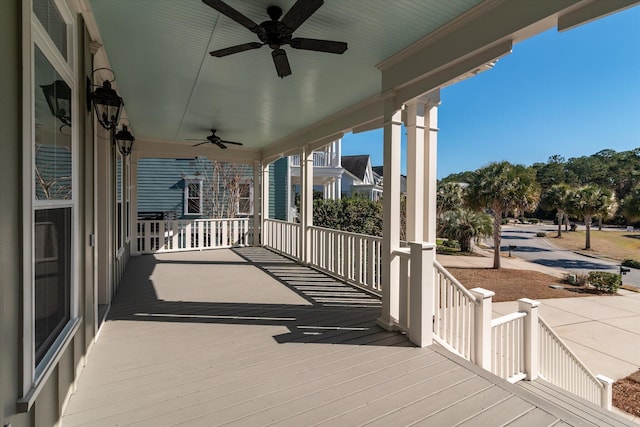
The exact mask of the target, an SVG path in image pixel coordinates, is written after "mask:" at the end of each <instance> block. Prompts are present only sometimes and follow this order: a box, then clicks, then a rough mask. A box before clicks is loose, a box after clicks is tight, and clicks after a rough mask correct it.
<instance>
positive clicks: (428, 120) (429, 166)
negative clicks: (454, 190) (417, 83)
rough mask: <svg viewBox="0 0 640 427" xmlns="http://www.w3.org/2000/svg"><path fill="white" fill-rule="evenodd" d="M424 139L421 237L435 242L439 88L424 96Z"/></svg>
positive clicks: (426, 240)
mask: <svg viewBox="0 0 640 427" xmlns="http://www.w3.org/2000/svg"><path fill="white" fill-rule="evenodd" d="M425 98H426V108H425V110H424V113H425V116H424V118H425V122H424V126H425V133H424V137H425V141H424V144H425V145H424V161H423V162H424V187H423V188H424V193H425V197H424V198H423V203H424V208H423V209H424V210H423V213H424V219H425V220H426V224H425V225H424V227H423V238H422V240H424V241H425V242H431V243H435V242H436V237H437V236H436V194H437V191H438V175H437V173H436V165H437V163H438V106H439V105H440V89H437V90H435V91H433V92H430V93H429V94H427V95H426V96H425Z"/></svg>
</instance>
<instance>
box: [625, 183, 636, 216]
mask: <svg viewBox="0 0 640 427" xmlns="http://www.w3.org/2000/svg"><path fill="white" fill-rule="evenodd" d="M622 214H623V215H624V217H625V219H626V220H627V221H637V220H640V185H638V186H637V187H634V188H633V189H632V190H631V192H630V193H629V195H628V196H627V197H625V198H624V200H623V202H622Z"/></svg>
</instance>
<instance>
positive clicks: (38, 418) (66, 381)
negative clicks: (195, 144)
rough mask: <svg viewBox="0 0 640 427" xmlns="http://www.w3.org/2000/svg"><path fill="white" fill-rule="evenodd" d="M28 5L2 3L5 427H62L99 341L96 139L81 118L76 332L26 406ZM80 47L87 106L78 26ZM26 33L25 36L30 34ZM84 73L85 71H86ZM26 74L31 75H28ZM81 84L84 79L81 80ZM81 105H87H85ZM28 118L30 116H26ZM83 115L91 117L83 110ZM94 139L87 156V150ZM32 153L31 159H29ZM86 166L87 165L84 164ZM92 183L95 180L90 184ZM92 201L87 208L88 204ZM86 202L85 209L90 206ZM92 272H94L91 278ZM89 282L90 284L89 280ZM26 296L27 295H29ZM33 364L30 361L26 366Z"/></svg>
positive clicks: (0, 352)
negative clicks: (91, 239) (93, 245)
mask: <svg viewBox="0 0 640 427" xmlns="http://www.w3.org/2000/svg"><path fill="white" fill-rule="evenodd" d="M22 7H23V2H22V1H20V0H6V1H3V2H1V3H0V50H1V51H2V52H3V61H1V62H0V75H2V76H3V77H2V79H0V93H2V96H1V97H0V129H2V132H1V133H0V146H1V147H2V155H1V156H0V179H1V180H2V183H3V185H2V190H1V194H0V197H1V199H2V201H3V202H2V203H0V225H1V226H2V227H3V236H2V239H0V275H1V276H0V425H3V426H4V425H9V424H10V425H11V426H12V427H30V426H54V425H58V424H59V419H60V414H61V412H62V409H63V407H64V405H65V403H66V401H67V399H68V397H69V395H70V393H71V390H72V386H73V383H74V381H75V379H76V378H77V375H78V373H79V371H80V369H81V367H82V365H83V364H84V357H85V355H86V353H87V349H88V347H89V345H90V343H91V342H92V340H93V338H94V336H95V330H94V328H95V324H94V322H93V316H94V312H93V306H94V297H93V281H92V280H91V278H92V277H93V271H92V270H93V264H92V262H93V251H92V250H91V249H89V245H88V244H87V243H88V238H87V239H85V238H84V237H85V236H87V235H88V234H90V233H92V232H93V223H94V220H93V209H92V208H91V206H92V205H93V202H92V196H93V193H92V188H91V182H92V181H91V178H90V176H91V175H92V173H93V152H92V148H91V146H92V142H93V132H92V131H91V129H90V128H89V129H87V128H85V124H86V123H87V122H86V118H87V116H89V114H88V113H87V114H84V115H83V114H82V113H79V114H77V119H78V120H77V122H78V126H79V141H78V142H79V143H78V144H77V150H78V151H77V153H78V156H77V157H76V158H77V159H78V163H79V166H80V167H79V168H78V178H79V179H78V180H77V181H76V185H77V190H78V191H77V194H78V203H77V205H76V208H75V211H74V215H75V216H76V217H77V218H79V222H78V227H77V233H76V235H75V236H76V237H75V240H74V241H73V245H74V246H76V247H77V248H78V249H79V250H78V251H77V252H76V254H77V255H78V258H79V259H78V260H77V261H76V262H77V263H78V268H77V269H76V273H77V276H78V277H76V279H75V280H74V282H75V283H76V287H75V299H76V301H77V313H76V314H77V318H78V319H80V322H79V324H78V327H77V329H75V332H74V333H73V334H72V335H71V336H70V338H69V341H68V342H67V344H66V345H65V346H64V347H63V348H61V349H60V350H59V352H58V356H57V358H56V359H54V360H56V362H55V364H54V365H53V367H52V368H51V369H49V370H47V372H48V374H47V375H45V376H44V378H43V380H42V381H41V382H40V383H39V384H36V386H35V387H34V388H32V389H31V390H30V391H32V390H35V391H36V392H35V393H34V394H33V397H32V398H30V399H28V401H26V400H25V399H24V397H25V396H24V395H23V390H24V389H29V386H28V384H25V382H26V381H25V380H24V379H23V376H24V372H25V369H26V368H25V364H24V362H23V361H24V360H25V357H24V356H25V354H24V347H23V345H24V342H23V341H24V340H23V331H24V330H27V329H28V328H31V327H32V325H31V322H29V321H28V322H23V310H22V309H21V307H23V306H24V305H25V304H26V303H28V302H27V301H25V300H24V294H25V287H31V286H32V282H33V278H32V277H30V275H29V276H28V277H27V276H25V273H24V269H23V266H24V265H28V264H31V263H32V260H31V259H30V257H29V259H24V258H23V257H24V256H25V255H23V254H28V253H29V252H30V251H29V248H31V246H32V243H31V241H30V240H27V239H25V234H23V227H24V226H26V227H29V226H30V224H31V222H32V220H31V218H32V216H33V213H32V211H31V208H28V209H26V208H25V207H24V206H25V205H24V204H23V193H27V194H31V188H30V180H28V179H25V178H24V177H23V172H25V176H30V171H23V164H24V163H25V162H24V160H25V159H24V155H25V154H23V147H24V145H25V144H31V143H32V140H31V132H30V131H29V130H28V129H27V128H26V127H25V126H24V121H23V117H24V116H23V113H24V112H25V110H23V108H24V107H25V106H28V105H30V99H23V89H24V85H23V81H24V80H23V78H24V76H23V58H22V51H23V31H22V25H21V23H22V22H24V21H27V22H28V17H26V19H25V20H23V16H22V15H23V14H22ZM78 28H80V30H79V31H78V34H76V35H74V36H75V37H78V39H79V52H77V53H78V59H79V61H78V63H79V68H80V70H81V71H80V73H79V74H78V75H79V77H78V80H77V81H78V87H76V88H74V89H75V90H77V91H80V92H79V93H80V94H81V95H80V97H81V98H83V97H84V95H83V91H82V89H83V87H84V75H85V71H86V69H89V72H90V69H91V64H90V62H89V61H90V56H88V53H89V51H88V44H86V43H85V40H86V39H85V32H84V30H83V25H82V22H81V20H80V22H78ZM26 33H28V29H27V31H26ZM85 66H86V67H85ZM27 69H28V68H27ZM80 76H81V77H80ZM80 105H82V100H81V102H80ZM26 112H27V113H28V110H26ZM85 112H86V110H85ZM85 136H89V139H88V144H86V145H87V148H85V144H84V143H83V142H85V141H83V140H84V137H85ZM27 152H28V151H27ZM85 162H87V163H85ZM87 177H89V178H90V179H85V178H87ZM87 195H88V197H89V198H91V200H87V197H86V196H87ZM85 202H87V203H85ZM90 270H91V271H90ZM87 278H88V279H89V280H87ZM27 294H30V293H29V292H27ZM26 359H28V358H26Z"/></svg>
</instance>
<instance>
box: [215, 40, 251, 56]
mask: <svg viewBox="0 0 640 427" xmlns="http://www.w3.org/2000/svg"><path fill="white" fill-rule="evenodd" d="M262 46H263V45H262V43H258V42H251V43H245V44H239V45H237V46H231V47H227V48H224V49H219V50H213V51H211V52H209V55H211V56H215V57H217V58H222V57H223V56H227V55H233V54H234V53H240V52H244V51H245V50H251V49H258V48H261V47H262Z"/></svg>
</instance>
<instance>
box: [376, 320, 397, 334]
mask: <svg viewBox="0 0 640 427" xmlns="http://www.w3.org/2000/svg"><path fill="white" fill-rule="evenodd" d="M376 325H378V326H380V327H381V328H382V329H384V330H385V331H389V332H396V331H398V326H397V325H396V324H395V322H393V321H392V320H391V319H385V318H382V317H379V318H378V320H377V321H376Z"/></svg>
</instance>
